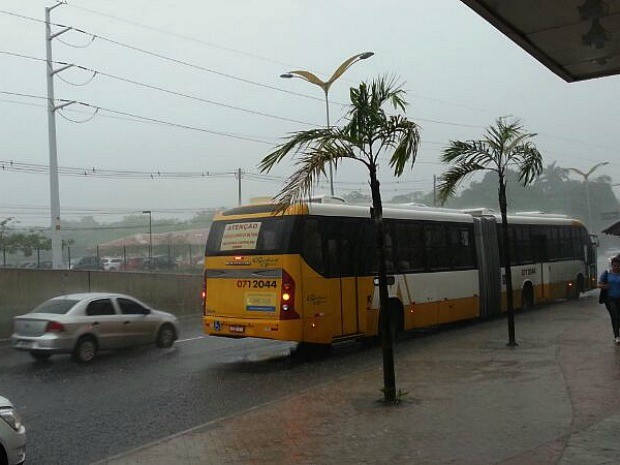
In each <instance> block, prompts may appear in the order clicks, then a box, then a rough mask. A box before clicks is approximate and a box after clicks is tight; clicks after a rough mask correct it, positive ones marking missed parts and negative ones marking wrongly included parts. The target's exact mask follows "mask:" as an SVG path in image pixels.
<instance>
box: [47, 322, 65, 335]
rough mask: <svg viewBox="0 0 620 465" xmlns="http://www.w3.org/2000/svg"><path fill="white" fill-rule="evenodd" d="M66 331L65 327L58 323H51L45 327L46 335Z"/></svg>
mask: <svg viewBox="0 0 620 465" xmlns="http://www.w3.org/2000/svg"><path fill="white" fill-rule="evenodd" d="M64 330H65V327H64V326H63V325H62V324H61V323H58V322H57V321H50V322H48V323H47V326H46V327H45V332H46V333H61V332H63V331H64Z"/></svg>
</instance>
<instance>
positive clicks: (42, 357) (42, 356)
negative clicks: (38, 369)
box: [30, 350, 52, 362]
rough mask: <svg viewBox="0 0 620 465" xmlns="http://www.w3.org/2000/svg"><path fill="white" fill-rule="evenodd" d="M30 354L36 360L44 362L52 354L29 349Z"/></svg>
mask: <svg viewBox="0 0 620 465" xmlns="http://www.w3.org/2000/svg"><path fill="white" fill-rule="evenodd" d="M30 355H31V356H32V358H34V359H35V360H36V361H38V362H44V361H46V360H49V358H50V357H51V356H52V354H50V353H49V352H38V351H35V350H33V351H31V352H30Z"/></svg>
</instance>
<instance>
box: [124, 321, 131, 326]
mask: <svg viewBox="0 0 620 465" xmlns="http://www.w3.org/2000/svg"><path fill="white" fill-rule="evenodd" d="M129 323H131V321H123V324H124V325H128V324H129Z"/></svg>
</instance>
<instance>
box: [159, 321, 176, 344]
mask: <svg viewBox="0 0 620 465" xmlns="http://www.w3.org/2000/svg"><path fill="white" fill-rule="evenodd" d="M174 339H175V334H174V328H173V327H172V326H171V325H163V326H162V327H161V328H159V332H158V333H157V339H156V340H155V345H156V346H157V347H159V348H160V349H168V348H170V347H172V346H173V344H174Z"/></svg>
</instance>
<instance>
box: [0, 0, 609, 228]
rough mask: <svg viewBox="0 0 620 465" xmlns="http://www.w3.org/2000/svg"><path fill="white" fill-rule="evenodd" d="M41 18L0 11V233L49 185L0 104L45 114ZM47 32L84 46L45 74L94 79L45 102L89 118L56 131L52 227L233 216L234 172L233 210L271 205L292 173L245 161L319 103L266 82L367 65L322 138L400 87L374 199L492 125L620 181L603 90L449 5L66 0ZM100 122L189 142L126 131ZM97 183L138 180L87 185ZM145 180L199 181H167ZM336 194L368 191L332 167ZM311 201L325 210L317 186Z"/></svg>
mask: <svg viewBox="0 0 620 465" xmlns="http://www.w3.org/2000/svg"><path fill="white" fill-rule="evenodd" d="M52 4H53V3H52V2H46V1H40V0H27V1H24V0H2V2H0V10H2V11H3V12H0V30H1V31H2V43H1V44H0V92H2V93H0V118H1V120H0V121H1V124H0V160H2V161H3V162H5V164H6V162H7V161H13V162H14V166H13V168H11V169H7V167H8V165H7V167H5V169H4V170H2V169H1V168H0V219H1V218H5V217H7V216H14V217H16V218H17V219H18V220H20V221H22V222H23V223H27V224H37V225H48V224H49V204H50V200H49V199H50V194H49V177H48V175H46V174H45V172H42V173H38V174H37V173H32V171H34V170H38V169H43V168H45V166H47V165H48V163H49V153H48V134H47V113H46V108H45V100H43V99H42V98H32V97H22V96H15V95H10V94H7V93H19V94H27V95H32V96H39V97H45V95H46V81H45V64H44V62H43V61H40V59H44V58H45V40H44V37H45V34H44V24H43V22H42V21H43V20H44V8H45V6H51V5H52ZM7 12H9V13H11V14H7ZM13 14H17V15H23V16H27V17H30V18H34V19H36V21H32V20H28V19H24V18H20V17H17V16H14V15H13ZM52 22H55V23H60V24H64V25H68V26H73V27H74V28H76V29H80V30H82V31H85V32H88V33H89V34H94V35H96V36H98V37H97V38H96V39H95V40H94V41H91V39H92V36H90V35H87V34H83V33H80V32H74V31H73V32H67V33H65V34H63V35H62V36H60V37H59V40H54V41H53V59H54V60H56V61H61V62H67V63H75V64H76V65H80V66H84V67H87V68H90V69H95V70H97V71H99V72H100V73H101V74H97V75H96V76H95V78H94V79H93V80H92V81H91V82H89V83H88V84H85V83H86V82H87V81H89V79H90V78H91V77H92V73H88V72H85V71H80V70H77V69H70V70H67V71H64V72H62V73H60V74H59V75H57V79H56V80H55V93H56V98H59V99H68V100H77V101H81V102H84V103H88V104H91V105H94V106H98V107H101V108H102V109H101V110H99V112H98V113H97V114H96V115H95V117H94V118H93V119H92V120H90V121H88V122H83V123H81V124H80V123H76V122H71V121H69V120H74V121H78V122H80V121H85V120H89V119H90V116H91V115H92V112H93V111H92V109H89V108H87V107H84V106H79V105H72V106H70V107H68V108H67V109H66V110H63V111H62V112H60V113H61V114H59V115H58V116H57V136H58V164H59V166H60V168H61V176H60V203H61V212H62V218H64V219H76V218H77V217H79V216H84V215H86V214H94V215H96V216H97V218H98V219H101V220H102V221H107V220H113V219H116V216H117V215H114V214H120V213H123V214H131V213H139V212H141V211H142V210H152V211H153V212H154V213H153V214H154V215H158V216H162V217H170V216H177V214H181V213H182V212H190V213H191V212H196V211H199V210H201V209H203V208H213V207H218V206H233V205H235V204H236V203H237V180H236V179H235V177H234V176H233V175H232V174H231V173H233V172H234V171H235V170H237V169H238V168H241V169H242V170H243V171H244V172H246V173H247V174H246V175H244V176H243V183H242V190H243V200H244V201H247V200H249V198H250V197H253V196H263V195H273V194H275V193H276V192H277V191H278V189H279V188H280V187H281V186H282V182H283V179H284V177H286V176H287V175H289V174H290V173H291V172H292V165H291V164H284V165H282V166H281V167H278V169H277V170H276V171H274V172H272V173H271V175H272V176H270V177H267V176H265V175H262V174H259V172H258V168H257V165H258V162H259V161H260V159H261V158H262V157H263V156H264V155H266V154H267V153H268V152H269V150H270V149H271V148H272V147H273V146H274V145H275V144H277V143H278V141H280V140H281V138H282V137H283V136H285V135H286V134H287V133H289V132H292V131H297V130H303V129H308V128H310V127H312V126H313V125H315V126H320V125H324V124H325V106H324V102H323V94H322V91H321V90H320V89H319V88H318V87H316V86H313V85H311V84H308V83H307V82H304V81H302V80H300V79H291V80H284V79H280V78H279V75H280V74H281V73H283V72H286V71H288V70H291V69H307V70H310V71H313V72H315V73H316V74H317V75H318V76H320V77H321V78H323V79H326V78H328V77H329V75H331V73H332V72H333V71H334V69H335V68H336V67H337V66H338V65H340V63H342V62H343V61H344V60H345V59H346V58H348V57H350V56H352V55H354V54H356V53H360V52H364V51H373V52H374V53H375V56H373V57H372V58H370V59H368V60H366V61H362V62H359V63H357V64H355V65H354V66H353V67H351V68H350V69H349V70H348V71H347V73H346V74H345V75H343V77H342V78H340V79H339V80H338V81H337V82H336V83H335V84H334V85H333V86H332V89H331V91H330V101H331V106H330V109H331V120H332V123H333V122H336V121H337V120H338V119H339V118H341V117H342V115H343V114H344V107H343V104H345V103H346V102H347V100H348V88H349V87H350V86H354V85H357V84H358V83H359V82H360V81H362V80H370V79H372V78H375V77H378V76H381V75H385V74H388V75H395V76H397V77H399V78H400V79H401V80H402V81H404V82H405V83H406V84H405V88H406V89H407V91H408V100H409V103H410V106H409V109H408V113H407V114H408V116H409V118H411V119H413V120H414V121H416V122H418V123H419V124H420V126H421V134H422V145H421V149H420V152H419V155H418V159H417V161H416V164H415V166H414V168H413V170H411V171H409V172H407V173H406V174H405V175H404V176H403V177H402V178H400V179H398V180H397V179H394V178H393V177H392V176H391V174H390V172H389V169H388V166H387V163H385V164H384V166H383V169H382V170H381V173H380V176H381V180H382V192H383V196H384V197H385V198H387V199H389V198H391V197H392V196H394V195H396V194H398V193H405V192H410V191H414V190H422V191H425V192H428V191H430V190H432V186H433V175H440V174H441V173H442V172H443V171H444V169H445V166H443V165H442V164H441V163H439V156H440V153H441V150H442V149H443V148H444V147H445V146H446V145H447V143H448V141H449V140H456V139H471V138H474V139H477V138H479V137H480V136H481V135H482V134H483V132H484V129H485V128H486V127H487V126H488V125H489V124H492V123H493V122H494V120H495V118H497V117H498V116H505V115H513V116H516V117H519V118H521V119H522V121H523V123H524V124H525V126H526V128H527V129H528V130H529V131H531V132H536V133H538V134H539V135H538V137H537V138H536V139H535V142H536V143H537V145H538V147H539V148H540V149H541V151H542V152H543V155H544V157H545V165H547V164H550V163H552V162H553V161H556V162H557V163H558V164H559V165H561V166H564V167H569V166H571V167H576V168H580V169H582V170H587V169H589V167H591V166H592V165H594V164H595V163H598V162H601V161H609V162H611V163H610V165H609V166H607V167H605V169H604V170H601V171H600V172H597V174H608V175H610V176H611V177H612V178H613V179H614V181H615V180H616V179H617V178H620V164H619V163H618V162H617V160H616V157H615V156H614V155H615V154H614V151H613V148H614V147H617V146H618V145H620V144H618V137H619V136H618V130H617V127H616V124H614V123H617V122H618V121H620V105H618V104H617V102H616V99H617V95H618V84H619V82H618V79H619V78H618V77H611V78H605V79H597V80H592V81H586V82H581V83H573V84H568V83H566V82H564V81H563V80H561V79H560V78H559V77H557V76H556V75H554V74H553V73H551V72H550V71H548V70H547V69H546V68H545V67H544V66H543V65H541V64H540V63H538V62H537V61H535V60H534V59H533V58H532V57H530V56H529V55H527V54H526V53H525V52H524V51H522V50H521V49H520V48H519V47H518V46H517V45H515V44H513V43H512V42H510V41H509V40H508V39H506V38H505V37H504V36H503V35H502V34H500V33H499V32H498V31H496V30H495V29H494V28H493V27H491V26H490V25H489V24H487V23H486V22H485V21H484V20H483V19H482V18H480V17H479V16H478V15H476V14H475V13H473V12H472V11H471V10H470V9H469V8H468V7H466V6H464V5H463V4H462V3H461V2H460V1H457V0H434V1H431V2H422V1H410V2H401V1H398V2H397V1H394V0H384V1H375V0H369V1H367V2H363V3H362V2H359V1H352V0H341V1H333V0H330V1H327V0H314V1H312V2H311V1H307V0H306V1H304V0H296V1H293V0H288V1H287V0H267V1H263V2H251V1H240V0H227V1H226V2H204V1H198V0H183V1H178V0H175V1H172V0H157V1H153V0H148V1H147V0H122V1H121V0H68V4H67V5H63V6H60V7H58V8H56V9H54V10H53V11H52ZM54 30H58V28H54ZM115 42H116V43H115ZM121 44H124V45H127V46H130V47H132V48H130V47H127V46H123V45H121ZM136 49H142V50H145V51H148V52H151V54H147V53H144V52H141V51H138V50H136ZM7 52H8V53H10V54H21V55H25V56H28V57H33V58H37V59H38V60H33V59H29V58H23V57H16V56H14V55H10V54H8V53H7ZM154 54H157V55H160V57H157V56H154ZM162 56H163V57H167V58H170V59H172V60H170V59H169V60H166V59H164V58H162ZM174 60H177V61H176V62H175V61H174ZM179 62H184V63H186V64H182V63H179ZM104 74H107V75H112V76H116V77H119V78H122V79H125V80H131V81H135V82H137V83H140V84H147V85H150V86H155V87H160V88H163V89H166V90H169V91H173V92H177V93H183V94H186V95H190V96H192V97H198V99H190V98H185V97H181V96H177V95H171V94H170V93H165V92H162V91H157V90H153V89H148V88H145V87H142V86H139V85H137V84H135V83H129V82H126V81H122V80H119V79H113V78H111V77H109V76H105V75H104ZM60 78H62V80H61V79H60ZM235 78H236V79H235ZM64 81H66V82H64ZM69 83H73V84H85V85H80V86H75V85H71V84H69ZM199 99H202V100H203V101H200V100H199ZM207 101H208V102H207ZM231 107H235V108H231ZM103 109H106V110H113V111H115V112H122V113H126V114H133V115H138V116H140V117H147V118H151V119H154V120H160V121H166V122H170V123H174V124H177V125H183V126H189V127H192V128H196V129H195V130H192V129H182V128H179V127H170V126H165V125H161V124H153V123H147V122H144V121H142V122H139V121H136V120H135V119H132V118H129V117H127V116H121V115H120V114H118V113H111V112H110V111H105V110H103ZM257 113H262V115H260V114H257ZM198 129H200V130H198ZM226 134H227V135H226ZM26 164H29V165H33V166H25V165H26ZM68 168H79V169H81V170H86V171H88V170H92V169H93V168H94V169H95V171H96V173H97V175H96V176H91V175H88V176H84V175H82V176H69V175H64V174H62V173H63V169H65V170H66V169H68ZM15 169H25V170H26V172H25V173H24V172H16V171H15ZM105 170H113V171H135V172H137V173H139V176H137V177H136V178H130V177H129V176H128V175H116V176H113V177H112V178H110V177H103V176H102V174H104V173H105ZM158 172H160V173H169V172H187V173H191V174H193V175H196V174H198V173H201V172H204V173H205V174H206V173H207V172H209V174H210V175H211V176H208V177H204V178H195V177H189V178H185V179H175V178H171V177H169V176H161V177H159V176H157V175H156V173H158ZM147 173H154V178H153V179H151V178H150V177H148V176H147ZM214 173H215V174H223V176H222V177H217V176H212V175H213V174H214ZM274 176H275V178H273V177H274ZM335 179H336V193H341V194H342V193H346V192H348V191H350V190H352V189H357V190H362V191H363V192H368V190H369V189H368V185H367V173H366V172H365V171H364V169H363V167H362V166H361V165H360V166H356V165H354V164H344V165H343V166H342V168H341V169H340V170H339V171H338V173H337V175H336V178H335ZM317 192H318V193H328V192H329V188H328V185H327V183H322V184H321V185H320V186H319V187H318V188H317Z"/></svg>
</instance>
